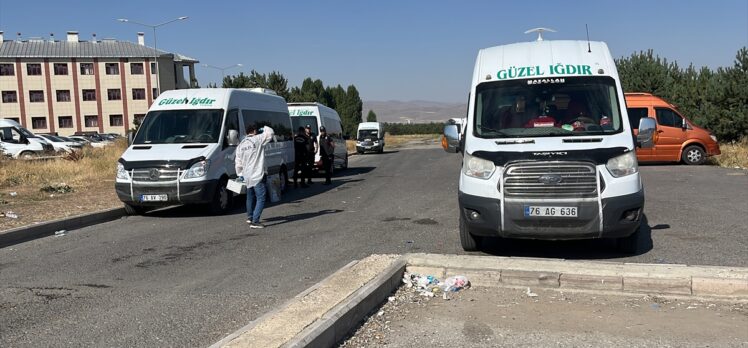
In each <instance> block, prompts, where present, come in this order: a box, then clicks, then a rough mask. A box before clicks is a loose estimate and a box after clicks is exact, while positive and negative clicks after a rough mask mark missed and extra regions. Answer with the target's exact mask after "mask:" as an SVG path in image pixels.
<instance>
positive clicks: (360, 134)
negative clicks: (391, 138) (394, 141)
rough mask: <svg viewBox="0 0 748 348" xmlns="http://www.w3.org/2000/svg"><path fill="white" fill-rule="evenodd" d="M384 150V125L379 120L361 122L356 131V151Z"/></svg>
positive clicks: (379, 151)
mask: <svg viewBox="0 0 748 348" xmlns="http://www.w3.org/2000/svg"><path fill="white" fill-rule="evenodd" d="M366 151H376V152H378V153H382V152H384V127H383V126H382V124H381V123H379V122H362V123H359V124H358V131H357V132H356V152H358V153H364V152H366Z"/></svg>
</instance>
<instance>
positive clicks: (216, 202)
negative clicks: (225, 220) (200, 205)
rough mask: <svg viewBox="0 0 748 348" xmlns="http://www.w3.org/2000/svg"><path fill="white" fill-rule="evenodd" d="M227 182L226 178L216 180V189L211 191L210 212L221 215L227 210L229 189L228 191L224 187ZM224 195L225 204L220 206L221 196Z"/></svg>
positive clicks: (229, 196) (228, 206)
mask: <svg viewBox="0 0 748 348" xmlns="http://www.w3.org/2000/svg"><path fill="white" fill-rule="evenodd" d="M227 183H228V179H226V178H221V180H220V181H218V186H216V191H215V192H214V193H213V200H212V201H211V202H210V205H209V207H210V212H211V214H213V215H222V214H225V213H226V212H227V211H229V208H231V200H232V199H231V191H229V190H228V189H227V188H226V184H227ZM224 195H225V197H226V202H225V203H226V204H225V205H224V206H222V202H221V201H222V198H223V196H224Z"/></svg>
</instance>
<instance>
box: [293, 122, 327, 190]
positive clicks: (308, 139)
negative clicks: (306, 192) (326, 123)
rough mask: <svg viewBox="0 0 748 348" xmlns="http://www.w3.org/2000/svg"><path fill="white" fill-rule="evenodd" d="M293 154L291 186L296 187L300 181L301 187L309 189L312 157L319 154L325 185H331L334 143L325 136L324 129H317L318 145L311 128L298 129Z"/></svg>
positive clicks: (312, 165)
mask: <svg viewBox="0 0 748 348" xmlns="http://www.w3.org/2000/svg"><path fill="white" fill-rule="evenodd" d="M293 143H294V153H295V155H296V160H295V162H294V163H295V165H294V170H293V186H294V187H298V181H299V180H301V187H303V188H306V187H309V184H311V183H312V169H313V168H314V156H315V155H316V154H317V153H318V152H319V154H320V159H321V160H322V169H323V170H324V171H325V185H329V184H331V183H332V181H331V176H332V163H333V159H334V157H333V156H334V152H333V151H334V150H335V143H334V142H333V140H332V138H330V136H329V135H327V130H326V129H325V127H320V128H319V143H318V142H317V137H315V136H314V133H312V127H311V126H310V125H307V126H306V127H299V129H298V132H297V133H296V135H295V136H294V138H293Z"/></svg>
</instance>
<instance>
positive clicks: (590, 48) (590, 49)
mask: <svg viewBox="0 0 748 348" xmlns="http://www.w3.org/2000/svg"><path fill="white" fill-rule="evenodd" d="M584 30H587V52H588V53H592V47H590V28H588V27H587V23H584Z"/></svg>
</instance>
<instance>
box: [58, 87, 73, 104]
mask: <svg viewBox="0 0 748 348" xmlns="http://www.w3.org/2000/svg"><path fill="white" fill-rule="evenodd" d="M57 101H58V102H69V101H70V90H67V89H58V90H57Z"/></svg>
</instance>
